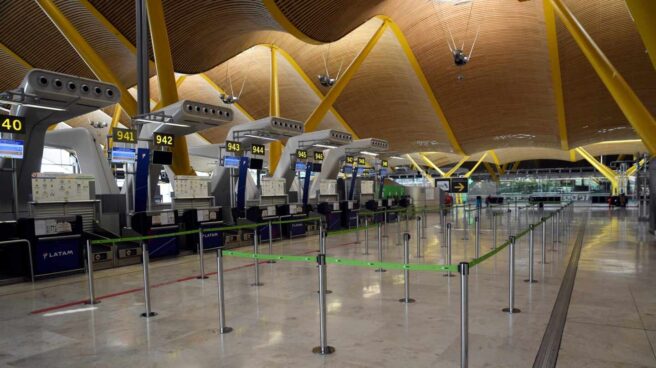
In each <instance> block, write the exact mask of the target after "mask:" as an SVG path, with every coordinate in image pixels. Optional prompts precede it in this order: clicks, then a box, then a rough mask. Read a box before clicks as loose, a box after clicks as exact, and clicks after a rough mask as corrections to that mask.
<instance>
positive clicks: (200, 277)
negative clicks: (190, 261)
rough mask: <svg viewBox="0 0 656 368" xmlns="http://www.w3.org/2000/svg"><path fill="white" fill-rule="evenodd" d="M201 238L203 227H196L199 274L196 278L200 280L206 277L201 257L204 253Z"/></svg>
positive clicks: (203, 260) (203, 261)
mask: <svg viewBox="0 0 656 368" xmlns="http://www.w3.org/2000/svg"><path fill="white" fill-rule="evenodd" d="M203 238H204V236H203V229H198V262H199V269H200V275H198V277H196V278H197V279H200V280H203V279H206V278H207V276H205V258H204V257H203V256H204V255H205V243H203Z"/></svg>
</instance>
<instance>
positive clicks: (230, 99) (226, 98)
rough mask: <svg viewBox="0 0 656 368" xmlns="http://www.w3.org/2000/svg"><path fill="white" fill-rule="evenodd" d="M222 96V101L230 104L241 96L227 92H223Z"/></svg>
mask: <svg viewBox="0 0 656 368" xmlns="http://www.w3.org/2000/svg"><path fill="white" fill-rule="evenodd" d="M220 97H221V101H223V103H225V104H228V105H232V104H234V103H235V102H237V101H239V96H233V95H228V94H225V93H222V94H221V96H220Z"/></svg>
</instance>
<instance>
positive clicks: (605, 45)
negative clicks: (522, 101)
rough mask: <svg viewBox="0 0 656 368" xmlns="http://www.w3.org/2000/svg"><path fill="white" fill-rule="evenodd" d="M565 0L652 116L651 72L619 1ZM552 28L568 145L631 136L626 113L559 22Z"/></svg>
mask: <svg viewBox="0 0 656 368" xmlns="http://www.w3.org/2000/svg"><path fill="white" fill-rule="evenodd" d="M566 4H567V6H568V7H569V8H570V9H571V11H572V12H573V13H574V15H575V16H576V18H577V19H578V20H579V22H580V23H581V24H582V26H583V28H585V30H586V31H587V32H588V33H589V34H590V36H591V37H592V39H593V40H594V41H595V43H597V45H598V46H599V48H600V49H601V50H602V51H603V52H604V54H605V55H606V57H607V58H608V59H609V60H610V61H611V63H613V65H614V66H615V68H616V69H617V70H618V71H619V73H620V74H621V75H622V76H623V77H624V79H625V80H626V81H627V83H629V85H630V86H631V87H632V88H633V90H634V91H635V93H636V94H637V95H638V97H639V98H640V99H641V100H642V102H643V103H644V104H645V105H646V107H647V108H648V109H649V110H650V111H651V113H652V114H656V71H654V68H653V66H652V65H651V63H650V61H649V57H648V55H647V54H646V53H645V48H644V45H643V44H642V41H641V39H640V35H639V34H638V32H637V31H636V29H635V25H634V24H633V22H632V20H631V17H630V15H629V13H628V10H627V8H626V5H625V4H624V1H623V0H608V1H604V2H603V6H601V5H600V3H599V2H598V1H566ZM557 30H558V46H559V54H560V64H561V72H562V78H563V92H564V98H565V109H566V111H565V113H566V119H567V127H568V135H569V137H570V143H571V145H572V146H581V145H585V144H590V143H593V142H599V141H604V140H618V139H631V138H636V133H635V131H634V130H633V128H632V127H631V125H630V124H629V123H628V121H627V120H626V117H625V116H624V114H623V113H622V111H621V110H620V109H619V107H618V106H617V104H616V103H615V101H614V100H613V98H612V96H611V95H610V93H609V92H608V90H607V89H606V87H605V86H604V84H603V83H602V82H601V80H600V79H599V77H598V76H597V74H596V72H595V71H594V69H593V68H592V66H591V65H590V63H589V62H588V60H587V59H586V58H585V56H584V55H583V52H582V51H581V50H580V48H579V47H578V45H577V44H576V43H575V42H574V39H573V38H572V37H571V35H570V34H569V32H568V31H567V29H566V28H565V27H564V26H563V24H562V23H561V22H560V21H558V22H557Z"/></svg>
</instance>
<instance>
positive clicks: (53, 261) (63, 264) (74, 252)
mask: <svg viewBox="0 0 656 368" xmlns="http://www.w3.org/2000/svg"><path fill="white" fill-rule="evenodd" d="M34 258H35V259H34V273H35V274H36V275H43V274H48V273H54V272H64V271H71V270H77V269H80V268H82V267H84V265H83V264H82V247H81V246H80V238H68V239H53V240H48V239H47V238H41V239H39V240H38V241H37V243H36V247H35V253H34Z"/></svg>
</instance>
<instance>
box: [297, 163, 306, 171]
mask: <svg viewBox="0 0 656 368" xmlns="http://www.w3.org/2000/svg"><path fill="white" fill-rule="evenodd" d="M306 169H307V164H306V163H305V162H297V163H296V171H305V170H306Z"/></svg>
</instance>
